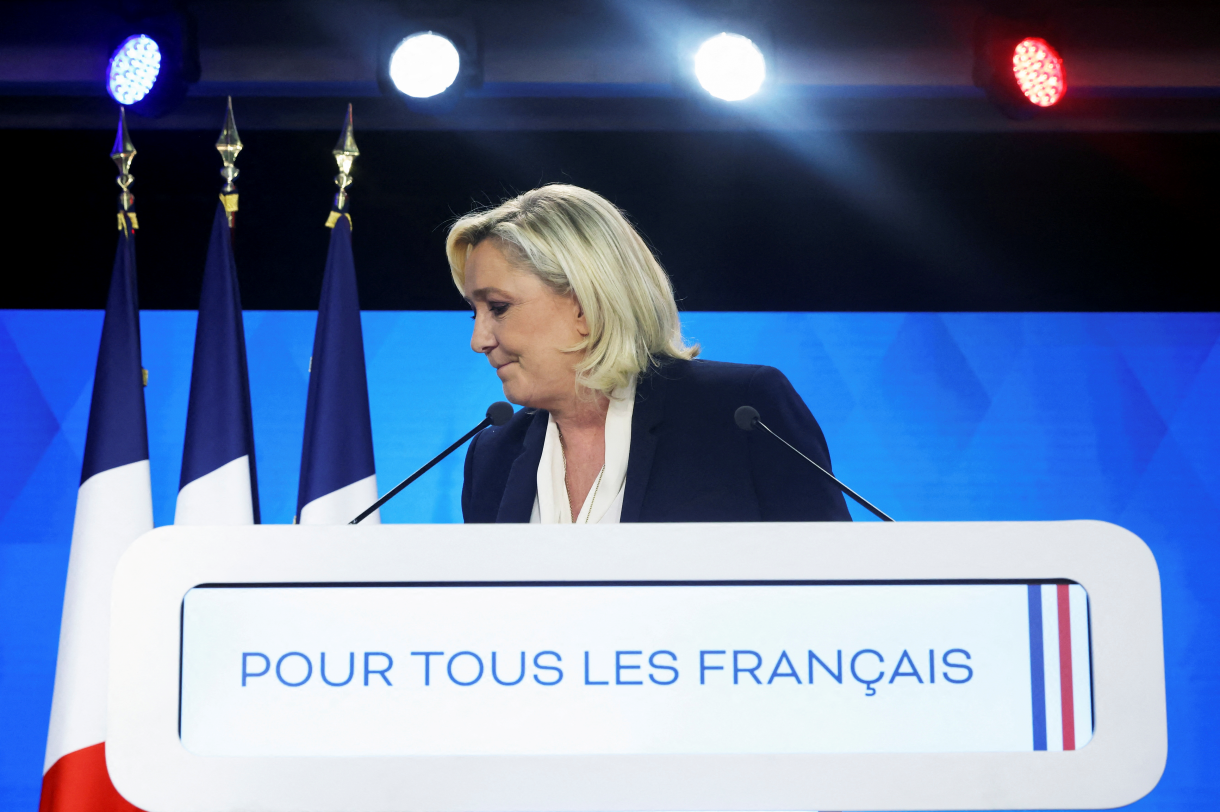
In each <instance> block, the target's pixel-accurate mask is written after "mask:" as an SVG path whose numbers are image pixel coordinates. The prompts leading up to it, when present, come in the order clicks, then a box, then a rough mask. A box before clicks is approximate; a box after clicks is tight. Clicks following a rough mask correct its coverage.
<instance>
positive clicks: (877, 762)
mask: <svg viewBox="0 0 1220 812" xmlns="http://www.w3.org/2000/svg"><path fill="white" fill-rule="evenodd" d="M114 594H115V598H114V614H113V629H112V641H113V643H112V654H111V681H110V696H111V700H110V727H109V730H110V732H109V736H108V740H107V761H108V765H109V768H110V772H111V776H112V779H113V780H114V782H115V785H116V787H117V788H118V789H119V791H120V792H121V793H123V794H124V796H125V797H127V798H128V800H130V801H131V802H132V803H134V804H136V805H137V806H140V807H141V808H143V809H147V810H150V812H159V810H166V812H170V811H171V810H239V809H249V808H260V809H269V810H303V809H311V810H312V809H317V810H365V809H367V810H397V809H410V810H415V809H418V810H433V809H435V810H471V809H478V810H484V809H485V810H515V809H539V810H563V809H582V810H583V809H588V810H594V809H621V810H661V809H668V810H687V809H689V810H699V809H723V810H728V809H740V810H776V809H818V808H821V809H827V808H830V809H953V808H960V809H1004V808H1009V809H1027V808H1099V807H1112V806H1118V805H1122V804H1126V803H1130V802H1132V801H1134V800H1136V799H1138V798H1139V797H1142V796H1143V795H1144V794H1146V793H1147V792H1148V791H1150V790H1151V789H1152V787H1153V786H1155V784H1156V782H1157V780H1159V777H1160V774H1161V772H1162V770H1163V768H1164V762H1165V755H1166V731H1165V707H1164V674H1163V656H1162V648H1161V620H1160V588H1159V577H1158V575H1157V570H1156V564H1155V561H1154V560H1153V557H1152V555H1151V552H1150V551H1149V550H1148V548H1147V547H1146V545H1144V544H1143V542H1142V541H1140V540H1139V539H1138V538H1137V537H1135V536H1134V535H1132V534H1130V533H1129V532H1127V531H1125V530H1123V529H1121V528H1118V527H1116V526H1114V525H1109V524H1105V523H1100V522H1050V523H960V524H959V523H901V524H899V523H895V524H889V523H887V524H854V525H853V524H722V525H619V526H591V527H549V526H548V527H540V526H528V525H517V526H506V525H502V526H452V525H450V526H444V525H421V526H392V525H387V526H380V527H369V528H360V527H249V528H223V529H221V528H185V527H174V528H163V529H160V530H157V531H154V532H153V533H150V534H148V535H147V536H145V537H144V538H143V539H141V540H140V541H138V542H137V543H136V545H134V546H133V548H132V549H131V550H130V551H129V552H128V554H127V555H126V556H125V557H124V559H123V561H122V563H121V564H120V567H119V570H118V573H117V574H116V580H115V593H114Z"/></svg>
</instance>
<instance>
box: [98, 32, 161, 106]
mask: <svg viewBox="0 0 1220 812" xmlns="http://www.w3.org/2000/svg"><path fill="white" fill-rule="evenodd" d="M160 74H161V48H160V46H158V45H157V42H156V40H154V39H152V38H151V37H149V36H147V35H145V34H135V35H134V36H130V37H128V38H127V39H125V40H123V42H122V44H121V45H119V47H118V48H117V49H115V52H114V54H113V55H112V56H111V57H110V65H109V68H108V69H107V71H106V90H107V92H109V93H110V96H111V98H113V99H114V100H115V101H117V102H118V103H119V104H122V105H124V106H126V105H129V104H135V103H136V102H138V101H140V100H141V99H143V98H144V97H145V96H147V95H148V94H149V92H151V91H152V89H153V85H155V84H156V83H157V77H158V76H159V75H160Z"/></svg>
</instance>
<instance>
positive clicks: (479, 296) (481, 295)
mask: <svg viewBox="0 0 1220 812" xmlns="http://www.w3.org/2000/svg"><path fill="white" fill-rule="evenodd" d="M496 295H499V296H508V293H507V292H506V291H503V290H500V289H499V288H479V289H478V290H476V291H474V292H473V293H471V294H470V299H467V300H466V301H467V302H469V301H471V300H474V301H476V302H482V301H486V299H487V297H488V296H496Z"/></svg>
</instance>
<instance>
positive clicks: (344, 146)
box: [326, 104, 360, 228]
mask: <svg viewBox="0 0 1220 812" xmlns="http://www.w3.org/2000/svg"><path fill="white" fill-rule="evenodd" d="M331 154H332V155H334V156H335V163H336V164H338V165H339V174H338V175H335V185H336V186H338V187H339V191H338V192H336V193H335V205H334V208H333V211H331V213H330V217H328V218H327V220H326V227H327V228H334V227H335V223H336V222H337V221H338V219H339V218H340V217H342V216H344V215H347V187H348V186H350V185H351V183H352V174H351V173H352V164H353V163H354V162H355V160H356V158H358V157H359V156H360V148H359V147H357V146H356V136H355V135H354V133H353V130H352V106H351V104H348V105H347V118H345V119H344V120H343V130H342V131H341V132H340V133H339V142H338V143H337V144H335V148H334V149H333V150H331ZM347 221H348V223H349V224H350V223H351V221H352V218H351V216H350V215H348V217H347Z"/></svg>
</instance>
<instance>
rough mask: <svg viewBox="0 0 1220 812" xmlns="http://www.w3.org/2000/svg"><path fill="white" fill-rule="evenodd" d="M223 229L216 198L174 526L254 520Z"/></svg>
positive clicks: (245, 402)
mask: <svg viewBox="0 0 1220 812" xmlns="http://www.w3.org/2000/svg"><path fill="white" fill-rule="evenodd" d="M230 233H231V232H230V229H229V219H228V215H227V213H226V211H225V207H224V205H223V204H221V203H218V204H217V205H216V217H215V219H214V220H213V222H212V238H211V241H210V242H209V243H208V257H207V263H206V264H205V266H204V271H203V290H202V292H201V293H200V296H199V320H198V322H197V326H196V328H195V360H194V365H193V366H192V368H191V394H190V402H189V405H188V406H187V412H186V442H185V445H184V447H183V450H182V477H181V479H180V480H179V485H178V503H177V505H176V508H175V511H174V524H186V525H192V524H193V525H242V524H258V522H259V512H258V477H257V475H256V469H255V463H254V422H253V419H252V416H251V411H250V378H249V375H248V373H247V369H246V336H245V331H244V329H243V328H242V320H241V294H240V292H239V290H238V287H237V267H236V264H235V263H234V261H233V245H232V238H231V236H230Z"/></svg>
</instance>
